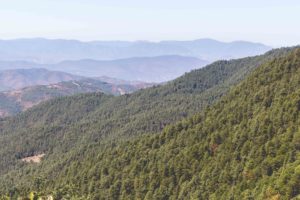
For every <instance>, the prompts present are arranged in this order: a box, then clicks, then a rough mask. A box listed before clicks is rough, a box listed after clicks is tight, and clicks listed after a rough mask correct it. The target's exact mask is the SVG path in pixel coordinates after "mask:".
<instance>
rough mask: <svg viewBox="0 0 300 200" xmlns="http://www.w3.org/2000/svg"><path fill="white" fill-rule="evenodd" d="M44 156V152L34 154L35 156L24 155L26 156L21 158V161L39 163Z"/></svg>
mask: <svg viewBox="0 0 300 200" xmlns="http://www.w3.org/2000/svg"><path fill="white" fill-rule="evenodd" d="M44 156H45V154H44V153H43V154H38V155H35V156H29V157H26V158H22V161H23V162H27V163H31V162H33V163H40V162H41V161H42V158H43V157H44Z"/></svg>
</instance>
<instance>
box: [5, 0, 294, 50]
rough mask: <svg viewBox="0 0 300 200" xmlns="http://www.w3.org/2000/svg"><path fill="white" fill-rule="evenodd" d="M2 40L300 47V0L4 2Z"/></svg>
mask: <svg viewBox="0 0 300 200" xmlns="http://www.w3.org/2000/svg"><path fill="white" fill-rule="evenodd" d="M0 25H1V28H0V38H1V39H11V38H28V37H46V38H67V39H79V40H152V41H159V40H166V39H168V40H191V39H198V38H214V39H218V40H222V41H232V40H249V41H256V42H263V43H266V44H269V45H273V46H282V45H296V44H300V1H299V0H284V1H283V0H247V1H246V0H244V1H243V0H205V1H204V0H0Z"/></svg>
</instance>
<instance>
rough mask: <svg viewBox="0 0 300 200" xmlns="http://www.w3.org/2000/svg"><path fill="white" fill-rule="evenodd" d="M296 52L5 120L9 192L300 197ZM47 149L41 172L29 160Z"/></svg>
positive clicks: (4, 170)
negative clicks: (28, 158)
mask: <svg viewBox="0 0 300 200" xmlns="http://www.w3.org/2000/svg"><path fill="white" fill-rule="evenodd" d="M287 51H290V50H280V51H279V52H281V53H278V51H273V52H271V53H268V54H266V55H264V56H258V57H253V58H246V59H239V60H233V61H220V62H216V63H214V64H212V65H210V66H208V67H206V68H203V69H200V70H197V71H193V72H191V73H189V74H186V75H185V76H183V77H181V78H179V79H176V80H175V81H173V82H171V83H168V84H167V85H164V86H157V87H154V88H150V89H146V90H142V91H139V92H136V93H134V94H132V95H124V96H120V97H112V96H106V95H103V94H92V95H77V96H73V97H67V98H58V99H55V100H52V101H50V102H47V103H44V104H42V105H40V106H38V107H35V108H33V109H31V110H29V111H28V112H25V113H23V114H21V115H18V116H16V117H14V118H8V119H5V120H4V121H2V122H1V124H0V128H1V133H0V144H6V146H5V147H2V146H3V145H1V152H0V156H1V158H3V159H2V160H1V161H0V172H1V176H0V188H1V189H0V193H1V194H3V195H9V196H13V195H15V194H18V195H21V196H26V195H27V194H29V193H30V191H38V192H39V193H40V195H44V196H45V195H53V196H54V198H56V199H61V198H63V197H64V198H67V199H68V198H73V199H74V198H84V199H268V198H269V199H272V198H273V199H275V198H277V197H278V198H282V199H289V198H292V197H296V196H297V195H298V194H299V187H300V185H299V180H300V179H299V169H298V168H299V166H300V155H299V150H300V149H299V145H300V141H299V138H300V136H299V133H300V131H299V129H298V126H297V125H298V124H299V123H300V119H299V110H300V108H299V102H300V90H299V83H300V76H299V74H300V50H299V49H296V50H293V51H292V53H290V54H289V55H288V56H287V57H286V56H284V55H286V53H287ZM274 56H276V57H278V58H277V59H275V60H272V61H270V60H271V59H272V58H273V57H274ZM262 62H265V64H263V65H261V66H260V67H258V66H259V65H260V64H261V63H262ZM257 67H258V68H257ZM255 68H257V69H256V70H255V71H254V72H253V73H251V75H250V76H249V77H247V78H246V80H245V81H242V83H240V84H238V86H236V87H234V88H233V89H232V90H230V92H229V94H228V95H226V96H224V97H222V98H221V100H220V101H218V103H216V104H214V105H213V106H211V107H209V108H206V109H205V110H203V109H204V108H205V107H206V106H207V105H210V104H212V103H214V102H215V101H216V100H217V99H219V98H220V97H221V96H223V94H226V93H227V92H228V89H229V87H230V86H232V85H235V84H237V83H239V82H240V81H241V80H242V79H243V78H244V77H245V76H246V75H247V74H249V72H251V71H252V70H253V69H255ZM201 110H202V112H200V114H196V115H193V114H194V113H197V112H199V111H201ZM187 116H189V117H187ZM186 117H187V118H186ZM183 118H185V119H184V120H182V119H183ZM178 120H180V121H179V122H178V123H176V124H175V125H170V124H171V123H173V122H175V121H178ZM162 129H163V131H162V132H161V133H159V132H160V131H161V130H162ZM151 133H152V134H151ZM24 144H26V145H24ZM42 152H43V153H46V156H45V158H44V160H43V162H42V163H40V164H38V165H32V164H29V165H28V164H24V163H22V162H20V161H19V160H18V159H19V158H22V157H25V156H30V155H34V154H36V153H42ZM12 188H15V190H13V191H11V189H12Z"/></svg>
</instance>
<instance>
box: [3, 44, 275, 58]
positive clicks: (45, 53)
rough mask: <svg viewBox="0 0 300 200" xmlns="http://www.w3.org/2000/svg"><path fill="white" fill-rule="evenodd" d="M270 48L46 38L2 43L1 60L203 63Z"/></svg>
mask: <svg viewBox="0 0 300 200" xmlns="http://www.w3.org/2000/svg"><path fill="white" fill-rule="evenodd" d="M270 49H271V47H269V46H266V45H264V44H260V43H252V42H246V41H234V42H228V43H227V42H220V41H217V40H212V39H199V40H192V41H161V42H149V41H135V42H127V41H92V42H81V41H77V40H63V39H58V40H49V39H43V38H35V39H16V40H0V60H10V61H12V60H24V61H29V62H36V63H43V64H46V63H47V64H49V63H58V62H61V61H64V60H81V59H93V60H115V59H124V58H131V57H156V56H162V55H180V56H191V57H197V58H199V59H202V60H207V61H210V62H212V61H215V60H219V59H230V58H240V57H245V56H252V55H257V54H262V53H264V52H266V51H268V50H270Z"/></svg>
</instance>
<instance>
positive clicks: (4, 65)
mask: <svg viewBox="0 0 300 200" xmlns="http://www.w3.org/2000/svg"><path fill="white" fill-rule="evenodd" d="M206 64H208V62H207V61H204V60H201V59H198V58H193V57H184V56H175V55H173V56H158V57H136V58H128V59H120V60H111V61H100V60H89V59H84V60H76V61H63V62H60V63H58V64H37V63H30V62H27V61H0V69H2V70H4V69H17V68H47V69H49V70H57V71H64V72H67V73H72V74H76V75H80V76H88V77H100V76H109V77H114V78H117V79H123V80H130V81H132V80H138V81H143V82H164V81H168V80H172V79H175V78H176V77H178V76H181V75H183V74H184V73H185V72H189V71H191V70H192V69H197V68H201V67H203V66H204V65H206Z"/></svg>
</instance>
